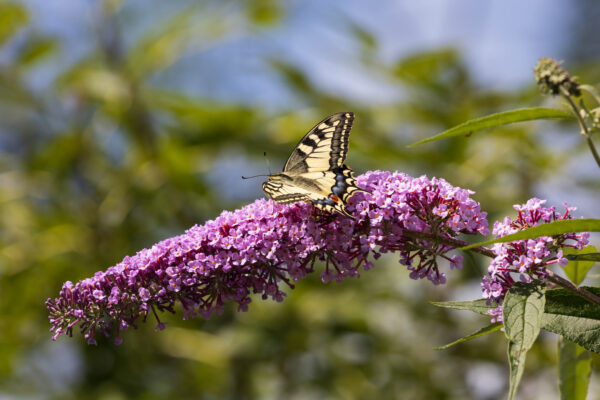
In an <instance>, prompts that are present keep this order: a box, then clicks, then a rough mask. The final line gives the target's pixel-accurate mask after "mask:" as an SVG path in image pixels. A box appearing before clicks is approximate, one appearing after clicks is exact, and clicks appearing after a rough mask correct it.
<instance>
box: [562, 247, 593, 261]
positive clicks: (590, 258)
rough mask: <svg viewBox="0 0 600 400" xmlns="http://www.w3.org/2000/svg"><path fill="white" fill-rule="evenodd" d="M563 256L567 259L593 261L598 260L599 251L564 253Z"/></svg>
mask: <svg viewBox="0 0 600 400" xmlns="http://www.w3.org/2000/svg"><path fill="white" fill-rule="evenodd" d="M588 247H592V246H588ZM586 248H587V247H586ZM565 257H566V258H567V259H568V260H569V261H570V260H575V261H594V262H598V261H600V253H585V254H581V253H578V254H566V255H565Z"/></svg>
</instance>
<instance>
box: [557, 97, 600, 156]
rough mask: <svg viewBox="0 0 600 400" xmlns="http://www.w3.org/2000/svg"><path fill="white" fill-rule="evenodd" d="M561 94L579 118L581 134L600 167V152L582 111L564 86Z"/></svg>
mask: <svg viewBox="0 0 600 400" xmlns="http://www.w3.org/2000/svg"><path fill="white" fill-rule="evenodd" d="M560 94H561V95H562V96H563V97H564V98H565V99H566V100H567V101H568V102H569V104H570V105H571V108H572V109H573V113H574V114H575V116H576V117H577V122H579V126H580V127H581V134H582V135H583V136H585V140H586V141H587V144H588V146H589V148H590V151H591V152H592V155H593V156H594V159H595V160H596V163H597V164H598V166H599V167H600V155H599V154H598V150H596V146H595V145H594V142H593V141H592V136H591V129H590V128H589V127H588V126H587V123H586V122H585V120H584V119H583V117H582V116H581V110H580V109H579V107H578V106H577V103H575V101H573V98H572V97H571V94H570V93H569V92H568V90H567V89H565V88H564V87H563V86H561V87H560Z"/></svg>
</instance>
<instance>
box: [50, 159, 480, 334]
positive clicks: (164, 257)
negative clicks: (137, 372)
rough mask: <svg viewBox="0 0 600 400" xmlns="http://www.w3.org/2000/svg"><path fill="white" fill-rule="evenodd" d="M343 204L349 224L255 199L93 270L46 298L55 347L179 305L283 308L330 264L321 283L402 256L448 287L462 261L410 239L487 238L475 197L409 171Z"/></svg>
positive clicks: (366, 178) (374, 175) (376, 180)
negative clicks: (255, 298)
mask: <svg viewBox="0 0 600 400" xmlns="http://www.w3.org/2000/svg"><path fill="white" fill-rule="evenodd" d="M357 185H358V186H359V187H361V188H363V189H366V190H368V191H369V193H363V192H360V193H356V194H355V195H353V196H352V197H351V198H350V199H349V201H348V204H347V210H348V212H349V213H350V214H351V215H352V216H353V217H354V218H355V220H352V219H350V218H347V217H345V216H343V215H340V214H337V213H335V214H328V213H325V212H323V211H320V210H318V209H317V208H315V207H313V206H311V205H310V204H307V203H295V204H291V205H279V204H276V203H274V202H272V201H270V200H269V201H267V200H257V201H255V202H254V203H252V204H249V205H247V206H245V207H243V208H242V209H240V210H236V211H234V212H228V211H224V212H223V213H222V214H221V215H220V216H219V217H218V218H216V219H215V220H213V221H208V222H206V223H205V224H204V225H201V226H198V225H197V226H194V227H192V228H190V229H189V230H188V231H187V232H186V233H185V234H183V235H180V236H177V237H173V238H170V239H167V240H164V241H162V242H160V243H157V244H156V245H154V246H152V248H150V249H144V250H142V251H140V252H138V253H137V254H136V255H134V256H132V257H125V259H124V260H123V261H122V262H121V263H119V264H117V265H115V266H113V267H110V268H108V269H107V270H106V271H103V272H97V273H96V274H95V275H94V277H92V278H89V279H85V280H82V281H80V282H78V283H76V284H73V283H71V282H66V283H65V284H64V285H63V287H62V290H61V292H60V296H59V297H57V298H55V299H48V300H47V301H46V306H47V308H48V310H49V314H50V322H51V324H52V328H51V330H52V331H53V332H54V336H53V338H54V339H56V338H57V337H58V336H60V335H62V334H68V335H72V330H73V328H74V327H76V326H77V327H79V329H80V330H81V331H82V333H83V334H84V335H85V337H86V338H87V339H88V343H92V344H93V343H96V339H95V336H96V334H97V333H98V332H99V333H101V334H104V335H106V336H109V335H110V334H111V333H114V334H115V336H116V339H115V342H117V343H120V342H121V337H120V331H121V330H124V329H127V328H128V327H129V326H134V327H135V323H136V321H137V320H138V319H139V318H140V317H141V318H142V319H143V320H145V319H146V317H147V316H148V315H149V314H150V313H152V314H153V315H154V317H155V318H156V319H157V321H158V328H160V329H162V328H163V327H164V324H163V323H161V322H160V320H159V317H158V314H157V311H170V312H175V309H174V306H175V304H176V303H179V304H181V307H182V308H183V311H184V318H190V317H194V316H196V315H197V314H198V313H199V314H201V315H203V316H204V317H206V318H208V317H209V316H210V315H211V314H212V313H215V312H216V313H218V312H220V311H221V310H222V307H223V305H224V304H225V303H226V302H228V301H234V302H237V304H238V310H240V311H246V309H247V307H248V303H250V301H251V300H250V295H251V294H252V293H256V294H260V295H262V298H263V299H267V298H272V299H274V300H276V301H281V300H282V299H283V298H284V296H285V293H284V292H283V291H282V289H281V287H280V285H281V284H282V283H284V284H287V285H289V286H290V287H293V282H295V281H298V280H299V279H301V278H303V277H304V276H305V275H306V274H308V273H309V272H312V271H313V266H314V263H315V261H316V260H321V261H324V264H325V267H324V271H323V272H322V273H321V277H322V279H323V281H329V280H332V279H335V280H338V281H339V280H342V279H343V278H345V277H349V276H358V274H359V269H360V268H361V267H362V268H363V269H364V270H368V269H370V268H372V267H373V261H372V259H377V258H379V257H380V255H381V254H382V253H386V252H394V251H398V252H399V255H400V262H401V263H402V264H404V265H406V266H407V267H408V269H409V270H410V271H411V274H410V276H411V278H413V279H420V278H428V279H429V280H430V281H432V282H433V283H435V284H439V283H444V282H445V279H446V278H445V275H444V274H443V273H442V272H440V271H439V268H438V262H439V260H440V259H441V260H447V261H448V262H449V263H450V266H451V268H460V267H461V266H462V258H461V257H460V256H457V255H455V256H450V255H448V254H447V253H448V252H449V251H450V250H453V248H452V247H451V246H448V245H445V244H440V243H437V242H433V241H430V240H426V239H422V238H418V236H415V235H412V236H410V235H408V233H409V231H410V232H413V233H414V232H417V233H428V234H433V235H437V236H441V237H455V236H458V235H459V234H483V235H487V234H488V227H487V220H486V213H485V212H482V211H481V209H480V205H479V203H477V202H476V201H474V200H473V199H471V198H470V195H471V194H472V193H473V192H471V191H468V190H465V189H461V188H457V187H453V186H452V185H450V184H449V183H447V182H446V181H444V180H443V179H436V178H433V179H428V178H427V177H425V176H422V177H419V178H412V177H410V176H408V175H406V174H403V173H398V172H395V173H390V172H382V171H372V172H367V173H365V174H363V175H361V176H359V177H358V178H357Z"/></svg>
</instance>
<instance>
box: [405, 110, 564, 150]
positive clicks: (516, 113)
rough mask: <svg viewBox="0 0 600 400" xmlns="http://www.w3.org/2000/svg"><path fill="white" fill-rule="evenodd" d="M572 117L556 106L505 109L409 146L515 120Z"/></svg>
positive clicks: (468, 133)
mask: <svg viewBox="0 0 600 400" xmlns="http://www.w3.org/2000/svg"><path fill="white" fill-rule="evenodd" d="M572 117H573V115H572V114H570V113H568V112H566V111H562V110H557V109H554V108H541V107H539V108H521V109H518V110H512V111H505V112H501V113H497V114H492V115H487V116H485V117H481V118H476V119H472V120H470V121H467V122H463V123H462V124H460V125H457V126H455V127H453V128H450V129H448V130H447V131H444V132H442V133H440V134H437V135H435V136H432V137H430V138H427V139H423V140H419V141H418V142H415V143H412V144H409V145H408V147H412V146H417V145H419V144H423V143H429V142H434V141H436V140H440V139H447V138H450V137H455V136H463V135H470V134H472V133H473V132H475V131H480V130H482V129H487V128H493V127H496V126H502V125H508V124H513V123H515V122H524V121H531V120H536V119H549V118H572Z"/></svg>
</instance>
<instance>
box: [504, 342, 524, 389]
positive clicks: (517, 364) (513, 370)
mask: <svg viewBox="0 0 600 400" xmlns="http://www.w3.org/2000/svg"><path fill="white" fill-rule="evenodd" d="M526 357H527V351H523V350H522V347H521V344H520V343H517V342H512V341H509V342H508V364H509V366H510V377H509V385H510V386H509V391H508V399H509V400H513V399H514V398H515V395H516V394H517V388H518V387H519V382H520V381H521V377H522V376H523V371H524V370H525V359H526Z"/></svg>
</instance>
